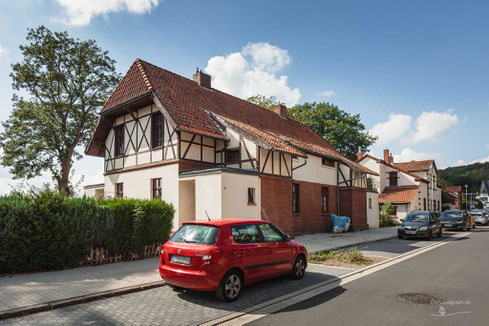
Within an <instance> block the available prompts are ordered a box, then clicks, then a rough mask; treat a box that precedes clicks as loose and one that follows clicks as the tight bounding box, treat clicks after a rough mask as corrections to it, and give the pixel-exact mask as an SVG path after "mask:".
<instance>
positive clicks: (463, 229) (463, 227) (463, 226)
mask: <svg viewBox="0 0 489 326" xmlns="http://www.w3.org/2000/svg"><path fill="white" fill-rule="evenodd" d="M465 230H467V224H465V223H464V225H462V231H465Z"/></svg>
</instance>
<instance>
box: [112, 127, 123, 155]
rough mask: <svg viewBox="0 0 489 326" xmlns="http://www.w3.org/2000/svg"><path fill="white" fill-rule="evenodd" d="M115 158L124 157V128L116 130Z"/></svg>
mask: <svg viewBox="0 0 489 326" xmlns="http://www.w3.org/2000/svg"><path fill="white" fill-rule="evenodd" d="M114 132H115V156H121V155H124V126H123V125H122V126H119V127H117V128H115V130H114Z"/></svg>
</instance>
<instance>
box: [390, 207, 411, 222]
mask: <svg viewBox="0 0 489 326" xmlns="http://www.w3.org/2000/svg"><path fill="white" fill-rule="evenodd" d="M393 205H394V206H397V219H398V220H399V221H400V220H401V219H404V218H406V216H407V215H408V214H409V213H410V212H411V204H393Z"/></svg>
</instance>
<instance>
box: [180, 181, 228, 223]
mask: <svg viewBox="0 0 489 326" xmlns="http://www.w3.org/2000/svg"><path fill="white" fill-rule="evenodd" d="M189 178H190V177H188V178H181V180H188V179H189ZM192 179H194V180H195V219H196V220H207V216H206V211H207V214H208V215H209V217H210V218H211V219H212V220H214V219H221V218H222V217H223V215H222V190H221V189H222V178H221V175H220V174H204V175H199V176H195V177H193V178H192Z"/></svg>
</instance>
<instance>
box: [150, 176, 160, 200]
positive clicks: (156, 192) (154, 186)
mask: <svg viewBox="0 0 489 326" xmlns="http://www.w3.org/2000/svg"><path fill="white" fill-rule="evenodd" d="M151 193H152V196H153V199H161V178H156V179H151Z"/></svg>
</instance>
